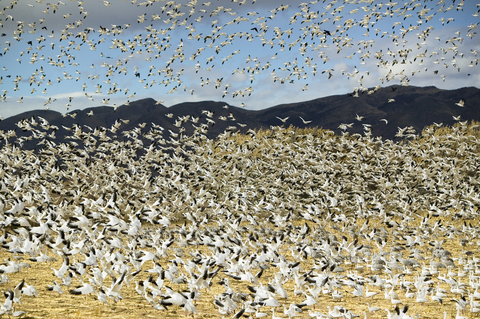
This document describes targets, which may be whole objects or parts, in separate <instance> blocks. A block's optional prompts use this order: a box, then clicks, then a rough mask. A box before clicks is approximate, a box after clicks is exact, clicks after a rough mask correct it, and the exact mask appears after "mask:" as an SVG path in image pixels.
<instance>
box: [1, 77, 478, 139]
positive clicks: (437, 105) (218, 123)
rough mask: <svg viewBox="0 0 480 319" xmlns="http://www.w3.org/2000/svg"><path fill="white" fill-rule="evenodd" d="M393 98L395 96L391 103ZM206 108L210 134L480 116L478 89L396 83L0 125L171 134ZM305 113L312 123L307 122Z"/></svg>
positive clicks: (390, 134) (389, 129)
mask: <svg viewBox="0 0 480 319" xmlns="http://www.w3.org/2000/svg"><path fill="white" fill-rule="evenodd" d="M389 99H394V100H395V101H394V102H390V103H389ZM461 99H463V100H465V106H464V107H460V106H458V105H456V103H457V102H459V101H460V100H461ZM90 111H93V115H92V116H88V113H89V112H90ZM205 111H208V112H213V115H212V116H211V118H209V120H213V121H214V122H215V123H214V124H213V122H211V121H210V123H209V130H208V136H209V137H211V138H213V137H215V136H217V135H218V134H220V133H222V132H224V131H225V129H227V128H228V129H232V130H236V129H239V130H241V131H242V132H245V131H246V130H248V129H250V128H252V129H259V128H269V127H270V126H272V125H284V126H290V125H293V126H296V127H301V128H302V127H322V128H324V129H330V130H333V131H335V132H336V133H341V132H342V131H341V130H340V129H339V128H338V127H339V125H341V124H350V123H353V124H352V125H351V128H349V129H348V132H350V133H362V132H363V129H364V126H363V124H369V125H371V131H372V135H374V136H383V138H388V139H394V138H395V134H396V132H397V131H398V128H399V127H400V128H403V127H406V126H412V127H413V128H415V130H416V131H417V132H420V131H421V130H422V129H423V128H424V127H425V126H428V125H431V124H433V123H434V122H436V123H443V124H444V125H453V124H454V123H455V122H456V120H454V118H453V116H456V117H457V116H460V121H465V120H477V121H480V89H478V88H475V87H465V88H460V89H456V90H441V89H438V88H436V87H433V86H428V87H414V86H398V85H395V86H390V87H386V88H381V89H379V90H377V91H376V92H375V93H373V94H368V93H367V92H364V93H363V94H359V96H358V97H353V96H352V94H344V95H333V96H328V97H323V98H318V99H314V100H309V101H304V102H297V103H288V104H281V105H276V106H272V107H269V108H266V109H263V110H258V111H255V110H248V109H245V108H239V107H235V106H231V105H228V104H226V103H224V102H217V101H200V102H184V103H179V104H176V105H173V106H171V107H168V108H167V107H165V106H164V105H162V104H157V102H156V101H155V100H154V99H151V98H146V99H141V100H138V101H134V102H130V105H122V106H120V107H118V109H117V110H116V111H114V108H113V107H110V106H99V107H92V108H87V109H84V110H74V111H71V112H69V113H67V114H66V115H62V114H61V113H59V112H56V111H44V110H34V111H28V112H24V113H21V114H18V115H15V116H12V117H9V118H7V119H4V120H3V121H1V122H0V130H4V131H6V130H16V134H17V136H22V134H24V133H23V132H22V130H21V129H19V128H18V127H17V126H16V123H17V122H19V121H21V120H22V119H27V118H31V117H32V116H33V117H38V116H40V117H42V118H44V119H46V120H47V121H48V122H49V123H50V124H52V125H56V126H58V127H59V131H58V132H57V133H56V142H57V143H59V142H63V141H64V139H63V136H64V135H65V133H67V132H66V130H65V129H64V128H63V126H65V127H71V126H72V125H74V124H78V125H80V126H84V125H87V126H89V127H91V128H95V127H106V128H110V127H111V126H112V125H113V124H114V123H115V121H117V120H118V119H123V120H129V121H128V123H126V124H123V125H122V126H121V127H120V129H119V130H118V133H117V136H120V135H121V132H123V131H125V130H131V129H132V128H134V127H136V126H138V125H139V124H142V123H146V124H147V125H150V124H151V123H155V124H156V125H160V126H162V127H163V128H165V131H164V132H165V134H166V135H167V136H168V134H169V132H168V130H171V131H173V132H177V131H178V127H176V126H175V122H176V121H177V120H178V119H179V118H180V117H184V116H187V115H190V119H192V118H200V119H199V121H198V124H194V123H192V122H191V121H190V120H189V121H188V123H184V124H182V126H183V127H185V130H186V133H187V134H188V133H190V132H192V131H193V126H192V125H195V126H199V125H200V123H206V120H207V114H206V112H205ZM169 113H171V114H172V116H171V117H167V116H166V114H169ZM75 114H76V115H75ZM357 114H358V115H359V116H362V117H363V119H362V120H361V121H358V120H357V119H356V115H357ZM71 115H75V116H71ZM286 117H288V119H287V120H286V121H285V122H284V123H283V122H281V121H280V120H279V118H282V119H284V118H286ZM302 118H303V120H305V121H310V122H309V123H307V124H305V123H304V121H303V120H302ZM381 119H385V120H387V121H388V123H387V124H386V123H385V121H380V120H381ZM212 124H213V125H212ZM244 124H246V126H244ZM69 134H70V133H67V135H69Z"/></svg>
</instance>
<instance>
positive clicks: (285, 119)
mask: <svg viewBox="0 0 480 319" xmlns="http://www.w3.org/2000/svg"><path fill="white" fill-rule="evenodd" d="M289 118H290V117H289V116H287V117H285V118H283V119H282V118H280V117H278V116H277V119H279V120H280V121H282V122H283V123H285V122H287V120H288V119H289Z"/></svg>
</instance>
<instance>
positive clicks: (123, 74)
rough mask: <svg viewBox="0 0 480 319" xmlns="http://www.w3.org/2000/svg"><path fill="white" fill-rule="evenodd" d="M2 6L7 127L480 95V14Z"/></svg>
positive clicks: (448, 9) (461, 9)
mask: <svg viewBox="0 0 480 319" xmlns="http://www.w3.org/2000/svg"><path fill="white" fill-rule="evenodd" d="M14 2H16V1H14ZM2 5H6V6H5V7H4V8H3V10H2V11H1V12H0V19H1V26H0V33H1V37H0V53H2V57H1V58H0V61H1V64H2V65H1V66H2V69H1V70H0V76H1V85H0V87H1V90H2V91H3V92H1V94H2V101H3V102H2V103H0V116H2V117H4V118H5V117H9V116H11V115H15V114H18V113H21V112H24V111H28V110H32V109H42V108H50V109H53V110H57V111H60V112H62V113H64V112H67V111H72V110H74V109H83V108H86V107H92V106H98V105H103V104H106V105H122V104H124V103H126V102H127V101H134V100H138V99H141V98H146V97H151V98H154V99H156V100H159V101H162V103H163V104H164V105H165V106H171V105H174V104H176V103H180V102H185V101H199V100H215V101H225V102H226V103H229V104H231V105H236V106H241V105H242V103H243V105H244V106H245V107H246V108H248V109H252V110H253V109H261V108H265V107H270V106H274V105H278V104H282V103H289V102H296V101H303V100H309V99H314V98H318V97H323V96H328V95H334V94H346V93H351V92H353V91H355V90H361V89H362V87H363V88H372V87H375V86H377V85H380V86H389V85H392V84H404V85H406V84H408V85H415V86H427V85H434V86H436V87H439V88H443V89H455V88H459V87H465V86H476V87H479V86H480V75H479V72H478V65H477V64H478V55H477V51H479V50H480V41H479V40H478V35H477V30H478V29H477V24H478V22H479V20H480V18H479V10H480V4H476V3H475V1H468V0H465V1H460V0H457V1H452V0H434V1H415V0H413V1H401V0H397V1H395V2H394V1H360V0H349V1H347V0H346V1H340V0H334V1H321V0H319V1H307V2H305V3H300V1H290V0H288V1H287V0H286V1H281V2H280V1H272V0H268V1H266V0H265V1H262V0H257V1H254V0H233V1H230V0H229V1H224V0H210V1H208V2H202V1H195V0H192V1H183V0H182V1H141V0H136V1H135V0H133V1H132V0H128V1H120V0H116V1H113V0H112V1H109V2H108V1H101V0H84V1H73V0H63V2H62V1H50V2H47V1H44V0H37V1H35V0H31V1H29V0H23V1H18V4H14V3H12V4H10V5H8V1H2Z"/></svg>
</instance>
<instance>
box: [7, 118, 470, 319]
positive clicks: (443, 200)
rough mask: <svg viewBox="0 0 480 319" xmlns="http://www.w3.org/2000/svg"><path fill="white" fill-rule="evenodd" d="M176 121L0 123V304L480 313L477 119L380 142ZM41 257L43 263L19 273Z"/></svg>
mask: <svg viewBox="0 0 480 319" xmlns="http://www.w3.org/2000/svg"><path fill="white" fill-rule="evenodd" d="M206 112H208V111H207V110H206ZM190 118H191V117H189V116H185V117H182V118H178V119H177V121H178V123H179V125H178V132H176V133H175V135H173V134H170V136H169V137H167V138H166V137H165V136H164V135H163V134H162V133H163V130H164V129H163V128H162V127H160V126H158V125H156V124H154V123H150V124H149V123H144V124H142V125H140V126H138V127H135V128H133V129H131V130H128V131H124V132H123V134H122V135H123V136H117V131H118V129H119V128H120V127H121V125H123V123H124V121H121V120H119V121H117V122H116V123H115V124H114V125H112V127H110V128H101V127H98V128H95V129H93V128H90V127H88V126H80V125H76V124H75V125H73V126H72V127H69V128H67V129H69V136H68V137H67V142H65V143H57V142H56V141H55V138H54V136H55V132H56V131H57V130H58V127H55V126H54V125H51V124H49V123H48V121H47V120H45V119H44V118H41V117H32V118H26V119H24V120H22V121H20V122H18V124H17V125H18V128H19V130H20V129H21V130H22V131H24V133H27V134H30V135H31V136H32V137H33V140H34V141H38V144H39V147H40V148H38V149H37V150H27V149H24V148H22V147H21V144H22V142H19V141H18V139H19V138H17V136H16V135H17V132H16V131H14V130H12V131H1V132H0V140H1V143H2V148H1V149H0V159H1V161H0V166H1V169H0V229H1V232H0V234H1V236H0V245H1V247H2V252H1V255H2V256H3V258H4V261H3V263H2V264H1V265H0V273H1V275H0V289H1V290H3V291H4V294H5V301H4V302H2V303H1V309H0V314H2V315H3V314H8V315H13V316H22V315H27V316H34V315H35V313H34V312H33V310H28V309H27V305H28V303H29V301H33V298H46V299H45V300H50V301H51V300H56V299H57V298H61V296H62V294H69V295H72V296H76V295H80V296H82V295H87V296H93V297H94V298H93V299H95V300H93V299H92V298H88V299H85V300H84V299H83V298H82V299H81V300H82V302H84V303H86V302H88V303H89V304H95V303H96V304H97V305H98V304H101V303H104V304H105V305H104V307H113V305H115V304H121V303H122V302H123V301H124V298H128V297H127V296H129V295H128V293H127V291H133V290H134V294H136V295H138V296H140V297H141V298H142V300H143V303H144V304H146V305H150V306H151V307H153V309H155V310H156V311H158V312H159V313H166V314H170V313H172V311H180V312H179V313H177V315H178V314H181V313H185V315H186V316H190V315H192V316H197V317H198V316H200V317H220V316H222V317H225V318H242V317H245V318H261V317H270V318H293V317H303V318H306V317H312V318H354V317H358V316H360V317H363V318H372V317H385V316H387V317H388V318H389V319H400V318H404V319H407V318H415V317H416V318H433V317H437V318H438V317H441V316H442V315H443V314H444V317H445V318H456V319H464V318H467V316H469V315H470V314H474V313H477V312H480V301H478V300H479V298H480V292H479V290H478V289H479V286H480V277H479V276H480V252H479V245H480V239H479V235H480V228H479V226H478V220H479V219H478V213H479V212H478V207H479V205H480V197H479V189H478V188H479V181H480V178H479V172H478V166H479V159H480V157H479V151H480V149H479V148H480V141H479V140H478V136H479V124H478V123H470V124H464V125H460V124H456V125H455V126H454V127H452V128H446V127H441V126H438V127H437V126H432V127H428V128H425V130H424V131H423V133H422V134H418V135H416V136H415V137H412V138H411V139H410V140H405V141H403V142H395V143H394V142H392V141H390V140H382V139H381V138H376V137H373V136H371V135H370V134H367V132H365V134H363V135H360V134H352V135H350V134H348V133H345V134H342V135H336V134H334V133H333V132H331V131H326V130H321V129H310V130H308V129H305V130H295V129H292V128H289V129H286V128H284V127H280V126H273V127H271V129H270V130H266V131H253V130H249V131H248V132H247V134H240V133H237V132H232V131H225V132H224V133H223V134H221V135H219V136H218V137H217V138H215V139H210V138H207V137H206V131H205V130H208V127H209V126H210V125H209V124H208V123H197V125H198V127H197V129H196V130H195V131H194V132H193V133H192V134H186V133H185V130H184V129H185V127H186V126H187V125H191V124H192V123H190V122H191V120H189V119H190ZM55 261H57V263H54V262H55ZM42 263H46V264H50V265H56V266H54V267H51V276H50V277H49V278H50V279H49V282H46V283H44V285H43V286H39V285H34V284H33V283H32V282H31V278H34V277H35V267H36V264H42ZM22 274H24V275H23V276H22ZM11 276H16V277H15V278H23V279H22V280H19V281H12V280H10V278H9V277H11ZM48 291H52V293H49V292H48ZM79 298H80V297H79ZM96 300H98V301H96ZM365 305H368V307H366V306H365ZM362 307H363V308H362ZM27 310H28V311H29V312H27ZM362 312H363V313H362Z"/></svg>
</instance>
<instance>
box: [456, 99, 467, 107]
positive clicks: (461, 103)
mask: <svg viewBox="0 0 480 319" xmlns="http://www.w3.org/2000/svg"><path fill="white" fill-rule="evenodd" d="M455 105H457V106H460V107H464V106H465V100H464V99H460V101H458V102H457V103H455Z"/></svg>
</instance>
